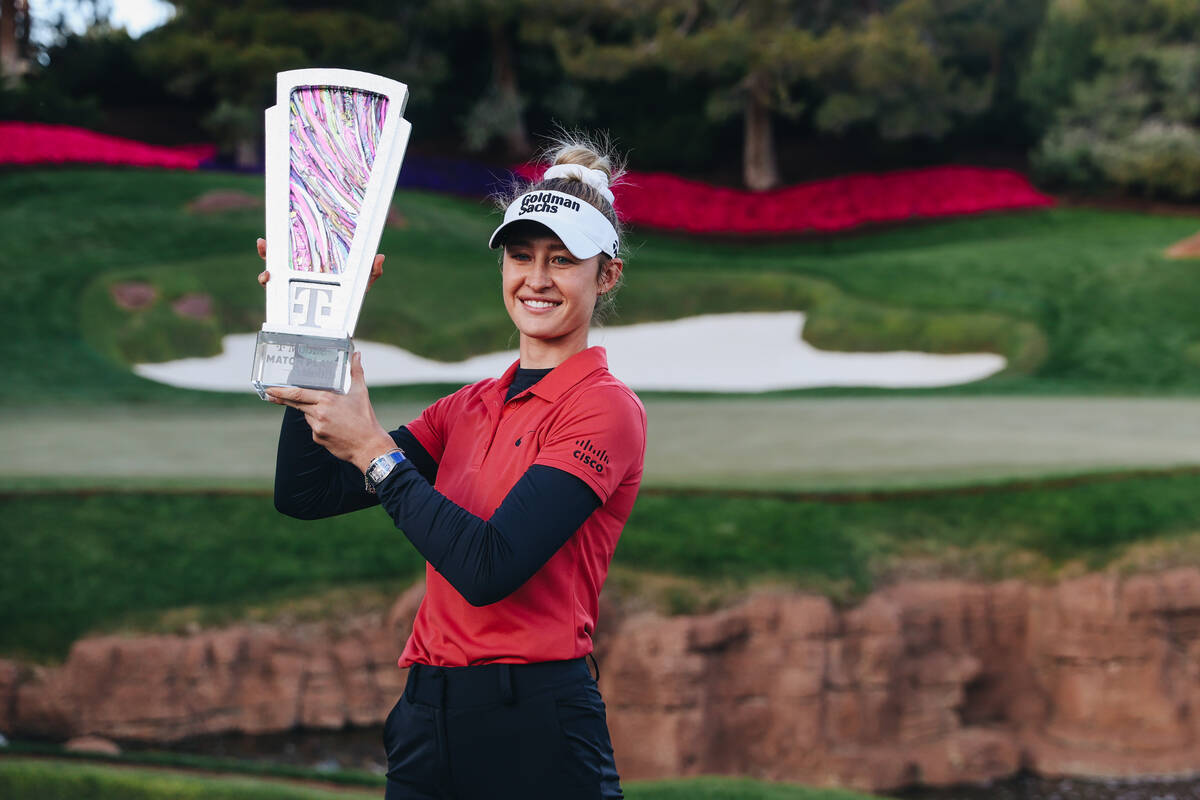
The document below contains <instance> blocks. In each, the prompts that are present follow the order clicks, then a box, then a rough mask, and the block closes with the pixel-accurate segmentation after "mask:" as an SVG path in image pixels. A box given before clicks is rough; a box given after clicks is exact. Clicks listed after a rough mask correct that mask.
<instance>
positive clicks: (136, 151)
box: [0, 122, 217, 169]
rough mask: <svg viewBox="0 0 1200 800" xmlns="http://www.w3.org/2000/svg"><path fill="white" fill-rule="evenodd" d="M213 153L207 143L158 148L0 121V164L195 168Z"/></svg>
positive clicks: (79, 130) (70, 129) (66, 127)
mask: <svg viewBox="0 0 1200 800" xmlns="http://www.w3.org/2000/svg"><path fill="white" fill-rule="evenodd" d="M216 152H217V149H216V147H214V146H213V145H210V144H201V145H187V146H184V147H159V146H157V145H152V144H143V143H141V142H135V141H133V140H131V139H121V138H119V137H116V136H106V135H104V134H102V133H94V132H93V131H88V130H84V129H83V128H75V127H72V126H70V125H43V124H41V123H36V122H0V165H8V164H20V165H29V164H122V165H127V166H132V167H171V168H175V169H196V167H198V166H199V165H200V163H201V162H203V161H206V160H207V159H210V158H212V157H213V156H214V155H216Z"/></svg>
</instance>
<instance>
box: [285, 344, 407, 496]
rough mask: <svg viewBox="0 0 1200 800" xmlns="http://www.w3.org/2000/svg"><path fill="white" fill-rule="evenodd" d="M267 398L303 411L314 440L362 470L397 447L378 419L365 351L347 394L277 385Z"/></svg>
mask: <svg viewBox="0 0 1200 800" xmlns="http://www.w3.org/2000/svg"><path fill="white" fill-rule="evenodd" d="M267 397H268V398H269V399H270V401H271V402H272V403H276V404H278V405H282V406H291V407H292V408H295V409H298V410H299V411H302V412H303V413H304V418H305V419H307V420H308V426H309V427H310V428H312V432H313V441H314V442H316V443H317V444H319V445H321V446H323V447H324V448H325V449H326V450H328V451H329V452H330V453H332V454H333V455H334V457H336V458H339V459H341V460H342V461H349V462H350V463H351V464H353V465H354V466H356V467H358V468H359V470H361V471H362V472H366V471H367V467H369V466H370V465H371V461H372V460H373V459H375V458H378V457H379V456H381V455H383V454H384V453H386V452H388V451H389V450H394V449H396V443H395V442H394V441H393V440H392V437H391V436H389V435H388V432H387V431H386V430H384V428H383V426H382V425H380V424H379V420H377V419H376V418H375V409H373V408H372V407H371V399H370V397H368V396H367V382H366V379H365V378H364V376H363V368H362V354H361V353H355V354H354V356H353V361H351V363H350V391H349V392H347V393H346V394H338V393H337V392H325V391H320V390H317V389H295V388H290V387H280V386H274V387H271V388H269V389H267Z"/></svg>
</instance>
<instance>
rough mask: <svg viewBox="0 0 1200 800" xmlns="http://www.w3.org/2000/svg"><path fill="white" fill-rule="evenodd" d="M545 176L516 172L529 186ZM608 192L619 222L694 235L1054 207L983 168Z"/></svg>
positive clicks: (679, 181)
mask: <svg viewBox="0 0 1200 800" xmlns="http://www.w3.org/2000/svg"><path fill="white" fill-rule="evenodd" d="M544 170H545V168H544V167H541V166H530V165H524V166H520V167H517V168H516V171H517V172H518V173H519V174H520V175H521V176H522V177H524V178H528V179H530V180H535V179H537V178H540V177H541V174H542V172H543V171H544ZM613 194H614V195H616V198H617V203H616V205H617V213H619V214H620V215H621V218H622V219H623V220H624V221H626V222H628V223H630V224H633V225H645V226H647V227H653V228H665V229H670V230H681V231H688V232H691V233H804V232H816V233H828V232H832V231H843V230H848V229H850V228H856V227H858V226H860V225H866V224H870V223H879V222H899V221H903V220H906V219H932V218H936V217H949V216H957V215H960V214H977V213H980V212H984V211H999V210H1004V209H1017V208H1039V207H1044V206H1051V205H1054V199H1053V198H1051V197H1049V196H1047V195H1044V194H1042V193H1040V192H1038V191H1037V190H1036V189H1034V188H1033V186H1032V185H1030V183H1029V181H1028V180H1026V178H1025V177H1024V176H1023V175H1021V174H1020V173H1017V172H1013V171H1012V170H1005V169H984V168H981V167H930V168H927V169H912V170H903V171H898V172H889V173H883V174H879V175H850V176H847V177H844V178H832V179H829V180H822V181H813V182H811V183H802V184H799V185H797V186H789V187H787V188H783V189H775V190H773V191H769V192H746V191H741V190H738V189H725V188H722V187H718V186H710V185H708V184H705V183H700V182H698V181H689V180H684V179H683V178H677V177H675V176H673V175H667V174H664V173H661V172H630V173H627V174H626V176H625V178H624V179H623V180H622V182H621V184H620V185H618V186H614V187H613Z"/></svg>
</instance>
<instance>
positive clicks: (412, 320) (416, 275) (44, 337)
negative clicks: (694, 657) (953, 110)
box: [0, 169, 1200, 405]
mask: <svg viewBox="0 0 1200 800" xmlns="http://www.w3.org/2000/svg"><path fill="white" fill-rule="evenodd" d="M218 188H235V189H240V190H243V191H246V192H250V193H253V194H257V193H259V192H261V179H258V178H253V177H245V176H235V175H222V174H208V173H184V172H164V171H153V170H107V169H63V170H10V171H5V172H0V196H3V197H4V198H5V202H4V204H3V206H2V207H0V266H3V267H4V268H5V269H6V272H7V273H8V274H9V275H11V276H13V277H12V278H11V280H10V284H9V291H8V292H6V293H5V294H4V295H3V297H0V311H2V313H3V314H4V316H5V318H6V319H7V320H8V321H9V325H10V326H11V328H12V332H11V333H10V335H9V336H8V337H5V339H4V341H3V342H0V358H3V361H4V363H5V364H6V365H8V367H9V369H8V371H7V376H6V377H7V378H8V380H7V381H6V382H5V383H4V385H3V387H0V402H5V403H8V404H16V405H20V404H25V403H30V402H34V403H40V402H43V401H46V400H65V401H80V402H86V401H89V400H91V399H93V398H95V397H96V396H98V395H102V396H104V397H105V398H107V399H109V400H115V401H135V402H142V401H157V402H171V403H197V402H200V403H214V402H216V403H228V402H230V399H229V398H228V397H225V398H221V397H212V396H210V395H206V394H204V393H197V392H185V391H181V390H175V389H170V388H167V387H162V386H157V385H155V384H152V383H150V382H148V381H145V380H142V379H140V378H137V377H135V376H133V375H132V374H130V373H129V372H128V371H127V370H126V369H125V367H124V365H123V363H122V362H123V361H124V359H126V358H129V357H135V356H136V357H140V358H162V357H167V356H169V355H172V354H182V353H185V352H189V351H211V349H212V348H213V347H214V346H215V341H216V337H217V336H218V335H219V334H220V333H222V332H226V331H231V330H251V329H254V328H257V326H258V324H259V322H260V321H261V298H260V296H259V294H258V290H257V289H256V288H255V286H254V284H253V276H254V274H255V273H256V272H257V270H258V268H259V263H258V261H257V258H256V257H255V256H254V255H253V252H252V249H251V248H252V243H253V241H254V238H255V236H257V235H258V234H259V233H260V232H261V230H262V219H261V216H262V215H261V211H238V212H229V213H223V214H217V215H211V216H195V215H192V214H189V213H188V212H186V210H185V206H186V204H187V202H188V201H190V200H192V199H194V198H195V197H197V196H198V195H200V194H202V193H203V192H205V191H208V190H211V189H218ZM397 205H398V207H399V208H400V209H401V211H402V212H403V213H404V215H405V217H406V219H407V221H408V225H407V227H406V228H404V229H389V230H388V231H386V232H385V234H384V238H383V243H382V245H381V249H382V250H383V251H385V252H387V253H390V254H391V259H390V261H389V264H388V268H387V274H386V277H385V279H384V280H383V281H381V282H380V283H379V284H378V285H377V287H376V288H375V289H374V290H373V291H372V294H371V295H370V296H369V297H368V300H367V302H366V305H365V307H364V312H363V317H362V320H361V323H360V328H359V334H360V335H361V336H363V337H366V338H372V339H380V340H384V341H393V342H397V343H401V344H403V345H404V346H406V347H408V348H410V349H413V350H415V351H417V352H419V353H422V354H425V355H430V356H436V357H441V358H458V357H462V356H465V355H468V354H470V353H475V352H479V351H481V350H490V349H495V348H499V347H505V346H507V345H508V344H509V343H510V339H511V327H510V325H509V323H508V321H507V318H506V317H505V315H504V313H503V310H502V308H501V306H500V303H499V302H498V297H497V281H496V274H495V271H494V270H493V269H492V268H491V266H490V264H491V260H492V259H493V258H494V254H489V253H488V252H487V251H486V250H484V249H483V245H482V243H483V242H484V241H485V239H486V235H487V233H488V232H489V230H490V228H491V226H492V225H493V223H494V219H493V218H492V217H491V216H490V215H489V214H488V213H487V209H486V207H485V206H484V205H483V204H482V203H480V202H474V201H468V200H462V199H455V198H450V197H445V196H439V195H431V194H422V193H412V192H401V193H399V194H398V196H397ZM1195 227H1196V223H1195V221H1194V220H1192V219H1187V218H1178V217H1155V216H1149V215H1139V214H1129V213H1115V212H1102V211H1092V210H1080V209H1057V210H1051V211H1048V212H1041V213H1028V214H1011V215H998V216H990V217H979V218H970V219H961V220H953V221H948V222H942V223H936V224H924V225H920V226H915V227H911V228H901V229H897V230H891V231H885V232H880V233H873V234H862V235H858V236H854V237H845V238H838V239H806V240H801V241H764V240H757V241H753V242H751V241H736V242H732V241H718V240H707V239H683V238H676V237H668V236H662V235H657V234H650V233H645V232H635V233H634V234H633V236H632V237H630V241H631V243H632V249H633V251H634V252H633V256H632V258H631V259H630V262H629V264H630V265H629V270H628V276H627V277H628V283H629V285H628V287H627V289H626V290H625V292H624V293H623V295H622V314H621V317H620V321H622V322H636V321H641V320H648V319H664V318H675V317H682V316H687V315H690V314H695V313H699V312H712V311H730V310H773V309H797V308H801V309H807V310H809V311H810V314H811V319H810V323H809V327H808V330H807V331H806V336H807V338H808V339H809V340H810V341H812V342H814V343H815V344H817V345H819V346H822V347H827V348H834V349H839V348H840V349H893V348H921V349H929V350H963V349H967V350H975V349H991V350H997V351H1000V352H1004V353H1006V354H1007V355H1008V356H1009V357H1010V359H1012V362H1013V365H1014V367H1015V369H1016V374H1011V373H1010V374H1008V375H1005V376H1000V377H997V378H994V379H992V380H990V381H987V382H984V383H983V384H982V385H981V386H980V387H978V388H972V389H971V390H970V391H1012V390H1031V389H1039V390H1041V389H1047V390H1054V389H1055V387H1059V388H1061V387H1064V386H1066V387H1069V388H1072V389H1073V390H1084V391H1146V390H1158V391H1161V390H1167V389H1171V390H1185V391H1189V392H1191V391H1195V390H1196V389H1197V388H1200V377H1198V373H1200V370H1197V369H1196V368H1195V365H1194V364H1195V362H1196V360H1197V358H1198V355H1200V318H1198V317H1197V316H1196V315H1195V314H1194V313H1193V309H1194V308H1195V307H1196V306H1197V303H1198V301H1200V281H1198V280H1197V277H1200V275H1198V272H1200V268H1198V267H1197V266H1196V265H1195V264H1194V263H1193V262H1174V261H1168V260H1165V259H1163V258H1162V257H1161V255H1160V252H1161V250H1162V249H1163V248H1164V247H1166V246H1167V245H1169V244H1171V243H1172V242H1174V241H1175V240H1177V239H1179V238H1182V237H1183V236H1185V235H1188V234H1190V233H1193V232H1194V230H1195ZM134 278H139V279H146V280H150V281H151V282H153V283H155V284H156V285H157V286H158V287H159V288H160V291H161V299H160V301H159V305H157V306H155V307H153V308H151V309H148V310H146V311H142V312H124V311H120V310H119V309H117V308H116V307H115V306H114V305H113V303H112V300H111V299H110V297H109V296H108V293H107V289H108V286H109V284H110V283H111V282H112V281H114V280H125V279H134ZM195 290H200V291H206V292H209V293H211V294H212V295H213V296H214V298H215V299H216V310H215V314H214V316H213V318H212V319H210V320H201V321H193V320H184V319H182V318H180V317H178V315H174V314H173V313H172V312H169V311H168V310H167V307H166V304H167V303H169V301H170V300H171V299H173V298H174V297H176V296H178V295H179V294H182V293H185V292H188V291H195ZM13 334H15V335H13ZM1024 372H1031V373H1032V375H1033V376H1034V378H1033V379H1023V378H1021V377H1020V375H1021V373H1024ZM424 393H425V394H428V393H429V391H428V390H425V391H424ZM393 396H394V395H393Z"/></svg>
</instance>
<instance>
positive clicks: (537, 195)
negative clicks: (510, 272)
mask: <svg viewBox="0 0 1200 800" xmlns="http://www.w3.org/2000/svg"><path fill="white" fill-rule="evenodd" d="M524 220H529V221H530V222H540V223H541V224H542V225H545V226H546V227H547V228H549V229H550V230H551V231H553V232H554V234H555V235H556V236H557V237H558V238H559V239H562V243H563V244H564V245H566V247H567V249H568V250H570V251H571V255H573V256H575V257H576V258H591V257H592V256H594V255H596V254H597V253H607V254H608V255H610V256H612V257H614V258H615V257H616V255H617V250H618V248H619V245H620V242H619V241H618V240H617V230H616V228H614V227H613V225H612V223H611V222H609V221H608V218H607V217H605V216H604V215H603V214H601V213H600V212H599V211H598V210H597V209H596V207H595V206H593V205H592V204H591V203H588V202H586V201H584V200H580V199H579V198H578V197H572V196H571V195H569V194H564V193H563V192H551V191H546V190H538V191H535V192H527V193H526V194H523V195H521V196H520V197H518V198H517V199H516V200H513V201H512V203H511V204H509V206H508V209H507V210H506V211H505V212H504V222H502V223H500V227H499V228H496V230H495V231H493V232H492V238H491V239H489V240H488V247H490V248H492V249H493V250H495V249H496V248H497V247H499V246H500V244H499V239H500V233H501V231H503V230H504V229H505V228H507V227H508V226H509V225H512V224H513V223H514V222H522V221H524Z"/></svg>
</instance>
